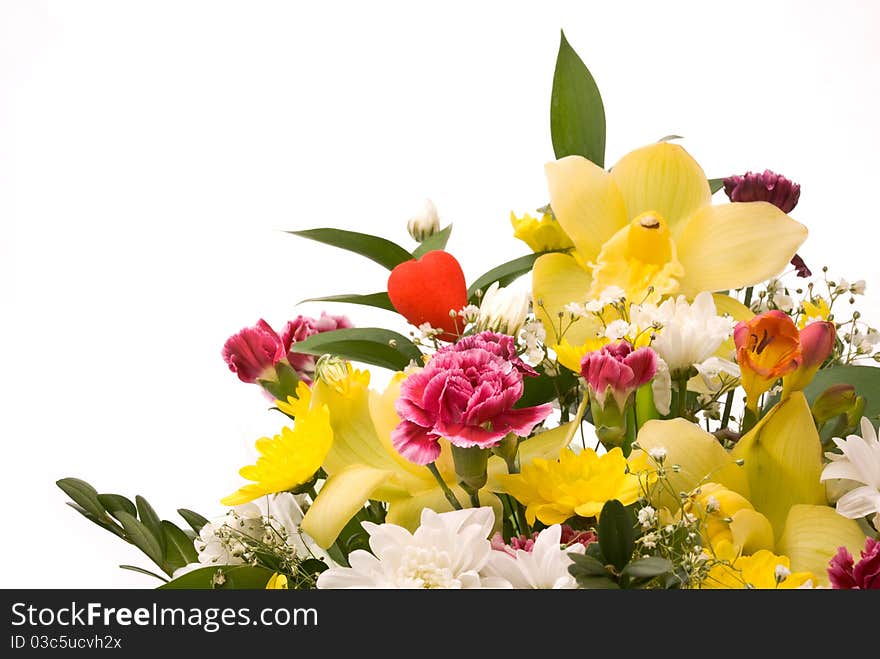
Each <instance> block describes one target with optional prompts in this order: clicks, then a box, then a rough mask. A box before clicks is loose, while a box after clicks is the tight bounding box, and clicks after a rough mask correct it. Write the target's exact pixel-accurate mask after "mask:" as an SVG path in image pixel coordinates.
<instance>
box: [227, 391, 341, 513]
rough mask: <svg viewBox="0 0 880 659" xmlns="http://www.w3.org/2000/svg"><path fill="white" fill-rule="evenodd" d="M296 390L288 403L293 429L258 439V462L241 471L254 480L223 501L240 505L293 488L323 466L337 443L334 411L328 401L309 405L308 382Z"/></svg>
mask: <svg viewBox="0 0 880 659" xmlns="http://www.w3.org/2000/svg"><path fill="white" fill-rule="evenodd" d="M296 393H297V399H288V402H287V403H286V405H287V406H289V407H290V410H291V411H292V412H294V413H295V416H296V422H295V424H294V427H293V430H291V429H290V428H287V427H285V428H282V429H281V434H280V435H275V436H274V437H273V438H271V439H269V438H268V437H261V438H260V439H258V440H257V442H256V446H257V451H259V453H260V457H259V458H257V463H256V464H253V465H248V466H246V467H242V468H241V470H240V471H239V472H238V473H239V474H241V476H242V478H245V479H247V480H249V481H254V482H253V483H250V484H248V485H245V486H243V487H242V488H240V489H239V490H238V491H237V492H234V493H232V494H230V495H229V496H227V497H225V498H224V499H222V500H221V503H222V504H223V505H226V506H237V505H239V504H242V503H247V502H248V501H253V500H254V499H256V498H258V497H261V496H264V495H267V494H273V493H275V492H284V491H286V490H290V489H291V488H294V487H296V486H297V485H302V484H303V483H305V482H307V481H308V480H309V479H311V478H312V476H314V475H315V472H316V471H318V469H319V468H320V467H321V464H322V463H323V462H324V458H325V457H326V456H327V453H328V452H329V451H330V447H331V446H332V444H333V429H332V428H331V427H330V411H329V410H328V408H327V406H326V405H322V406H320V407H315V408H312V409H309V405H310V402H311V392H310V391H309V388H308V387H307V386H306V385H305V384H304V383H302V382H300V384H299V386H298V387H297V392H296ZM278 402H280V401H278Z"/></svg>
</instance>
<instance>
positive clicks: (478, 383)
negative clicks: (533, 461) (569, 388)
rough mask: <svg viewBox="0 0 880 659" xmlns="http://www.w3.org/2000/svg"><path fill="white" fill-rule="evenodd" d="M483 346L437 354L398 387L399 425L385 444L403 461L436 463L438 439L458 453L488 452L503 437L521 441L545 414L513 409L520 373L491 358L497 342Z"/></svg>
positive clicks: (539, 408)
mask: <svg viewBox="0 0 880 659" xmlns="http://www.w3.org/2000/svg"><path fill="white" fill-rule="evenodd" d="M460 343H461V342H459V344H460ZM488 343H489V345H487V346H484V347H471V348H468V347H467V344H466V346H465V347H464V348H461V347H455V346H452V347H450V348H448V349H444V350H441V351H439V352H438V353H437V354H435V355H434V357H433V358H431V360H430V361H429V362H428V364H427V365H426V366H425V367H424V368H423V369H421V370H420V371H418V372H416V373H413V374H412V375H410V376H409V377H407V378H406V380H404V381H403V383H402V384H401V387H400V397H399V398H398V399H397V401H396V402H395V409H396V410H397V413H398V415H399V416H400V418H401V422H400V424H399V425H398V426H397V428H395V429H394V431H393V432H392V434H391V440H392V442H393V444H394V447H395V448H396V449H397V450H398V451H399V452H400V454H401V455H402V456H404V457H405V458H406V459H407V460H410V461H411V462H415V463H416V464H421V465H425V464H429V463H431V462H433V461H434V460H436V459H437V456H439V455H440V443H439V440H440V438H441V437H445V438H446V439H448V440H449V442H450V443H451V444H452V445H453V446H457V447H459V448H469V447H474V446H476V447H479V448H484V449H487V448H492V447H493V446H495V445H496V444H498V443H499V442H500V441H501V440H502V439H503V438H504V437H505V435H507V434H508V433H513V434H515V435H517V436H520V437H522V436H527V435H528V434H529V433H531V431H532V429H533V428H534V427H535V426H536V425H538V424H539V423H540V422H541V421H543V420H544V419H545V418H547V416H548V415H549V414H550V412H551V410H552V407H551V406H550V405H549V404H546V405H539V406H537V407H526V408H521V409H514V405H515V404H516V402H517V401H518V400H519V399H520V398H521V397H522V394H523V376H522V373H521V372H520V371H519V370H518V369H517V367H516V364H515V363H514V362H513V361H511V360H510V359H507V358H505V357H502V356H501V355H500V354H497V353H496V350H500V349H499V348H498V345H500V344H501V343H503V342H496V341H489V342H488Z"/></svg>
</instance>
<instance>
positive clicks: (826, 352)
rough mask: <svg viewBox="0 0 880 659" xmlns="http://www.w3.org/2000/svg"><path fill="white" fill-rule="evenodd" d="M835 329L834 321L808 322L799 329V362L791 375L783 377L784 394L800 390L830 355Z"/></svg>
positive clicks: (810, 380) (808, 382) (835, 333)
mask: <svg viewBox="0 0 880 659" xmlns="http://www.w3.org/2000/svg"><path fill="white" fill-rule="evenodd" d="M836 336H837V330H836V329H835V327H834V323H830V322H828V321H819V322H815V323H810V324H809V325H807V326H806V327H804V328H803V329H802V330H801V331H800V336H799V341H800V346H801V364H800V366H799V367H798V369H797V370H796V371H795V372H794V373H792V374H791V375H789V376H787V377H785V378H783V387H784V395H785V394H787V393H790V392H792V391H800V390H801V389H803V388H804V387H806V386H807V385H808V384H810V382H812V381H813V377H814V376H815V375H816V371H818V370H819V367H820V366H822V364H823V362H824V361H825V360H826V359H828V357H829V356H830V355H831V351H832V350H833V349H834V340H835V338H836Z"/></svg>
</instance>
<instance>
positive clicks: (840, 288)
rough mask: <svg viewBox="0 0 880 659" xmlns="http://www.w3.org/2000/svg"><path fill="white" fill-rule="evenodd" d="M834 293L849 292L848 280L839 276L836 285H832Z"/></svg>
mask: <svg viewBox="0 0 880 659" xmlns="http://www.w3.org/2000/svg"><path fill="white" fill-rule="evenodd" d="M834 292H835V293H848V292H849V282H848V281H847V280H846V279H843V278H842V277H841V279H840V281H838V282H837V286H835V287H834Z"/></svg>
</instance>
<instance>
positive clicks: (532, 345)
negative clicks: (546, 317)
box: [519, 320, 547, 366]
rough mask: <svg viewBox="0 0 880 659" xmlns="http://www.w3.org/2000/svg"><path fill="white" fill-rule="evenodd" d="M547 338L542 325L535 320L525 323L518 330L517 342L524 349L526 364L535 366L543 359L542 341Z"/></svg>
mask: <svg viewBox="0 0 880 659" xmlns="http://www.w3.org/2000/svg"><path fill="white" fill-rule="evenodd" d="M546 338H547V330H545V329H544V324H543V323H541V322H538V321H537V320H532V321H530V322H527V323H525V324H524V325H523V326H522V329H521V330H520V335H519V340H520V342H521V344H522V345H523V346H524V347H525V354H524V355H523V357H524V359H525V361H526V362H528V363H529V364H531V365H532V366H535V365H537V364H540V363H541V361H543V359H544V355H545V352H544V340H545V339H546Z"/></svg>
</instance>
